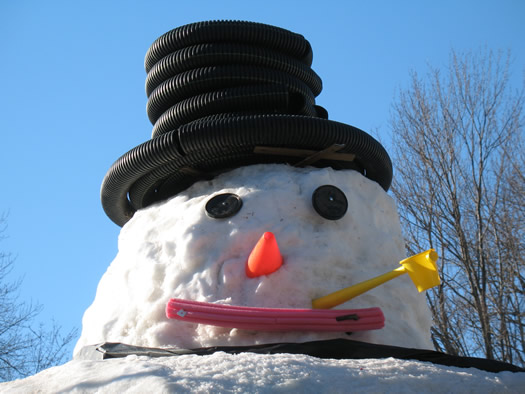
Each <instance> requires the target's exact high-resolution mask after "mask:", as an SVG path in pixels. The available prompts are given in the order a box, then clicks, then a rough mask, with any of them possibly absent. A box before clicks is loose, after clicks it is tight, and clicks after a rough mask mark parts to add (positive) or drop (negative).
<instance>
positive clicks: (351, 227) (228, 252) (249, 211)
mask: <svg viewBox="0 0 525 394" xmlns="http://www.w3.org/2000/svg"><path fill="white" fill-rule="evenodd" d="M322 185H333V186H336V187H337V188H339V189H341V190H342V191H343V192H344V193H345V195H346V198H347V200H348V210H347V212H346V214H345V215H344V216H343V217H342V218H341V219H339V220H327V219H325V218H323V217H321V216H320V215H319V214H318V213H317V212H316V211H315V210H314V208H313V206H312V193H313V192H314V191H315V190H316V189H317V188H318V187H319V186H322ZM221 193H235V194H237V195H238V196H240V198H241V199H242V201H243V206H242V208H241V209H240V210H239V211H238V212H237V213H236V214H235V215H234V216H232V217H228V218H224V219H214V218H211V217H209V216H208V215H207V214H206V211H205V205H206V202H207V201H208V200H209V199H210V198H212V197H213V196H216V195H218V194H221ZM266 231H271V232H273V233H274V234H275V236H276V239H277V243H278V245H279V248H280V250H281V253H282V255H283V258H284V264H283V265H282V267H281V268H280V269H279V270H277V271H276V272H274V273H272V274H270V275H267V276H261V277H256V278H248V277H247V276H246V273H245V263H246V260H247V258H248V255H249V254H250V252H251V250H252V249H253V247H254V245H255V244H256V243H257V241H258V240H259V238H260V237H261V235H262V234H263V233H264V232H266ZM403 258H405V253H404V248H403V239H402V236H401V230H400V225H399V219H398V216H397V213H396V209H395V204H394V202H393V200H392V199H391V198H390V197H389V196H388V195H387V194H386V193H385V192H384V190H383V189H382V188H381V187H380V186H379V185H378V184H377V183H375V182H373V181H370V180H368V179H367V178H365V177H364V176H362V175H361V174H359V173H357V172H355V171H352V170H344V171H335V170H333V169H330V168H325V169H314V168H306V169H301V168H293V167H290V166H286V165H255V166H249V167H243V168H239V169H236V170H233V171H231V172H229V173H226V174H223V175H220V176H218V177H217V178H215V179H213V180H211V181H202V182H198V183H196V184H194V185H193V186H192V187H191V188H189V189H187V190H186V191H184V192H182V193H180V194H179V195H177V196H176V197H174V198H172V199H170V200H168V201H165V202H163V203H159V204H157V205H154V206H150V207H148V208H146V209H143V210H141V211H138V212H136V213H135V216H134V217H133V218H132V219H131V220H130V221H129V222H128V223H127V224H126V225H125V226H124V227H123V229H122V230H121V233H120V237H119V252H118V255H117V257H116V258H115V260H114V261H113V262H112V263H111V265H110V266H109V268H108V270H107V272H106V273H105V274H104V276H103V277H102V279H101V281H100V283H99V286H98V289H97V293H96V297H95V300H94V302H93V304H92V305H91V306H90V307H89V308H88V309H87V311H86V312H85V315H84V318H83V328H82V335H81V338H80V340H79V341H78V343H77V346H76V348H75V353H77V352H78V351H79V350H80V349H81V348H82V347H83V346H85V345H92V344H96V343H101V342H123V343H127V344H133V345H139V346H151V347H180V348H196V347H203V346H216V345H251V344H260V343H272V342H304V341H309V340H317V339H327V338H337V337H342V338H350V339H355V340H362V341H366V342H372V343H381V344H390V345H397V346H405V347H415V348H432V345H431V343H430V325H431V317H430V312H429V311H428V308H427V306H426V303H425V296H424V293H418V291H417V290H416V288H415V286H414V284H413V283H412V282H411V280H410V278H409V277H408V275H403V276H401V277H399V278H396V279H394V280H392V281H390V282H387V283H386V284H383V285H381V286H379V287H377V288H375V289H373V290H371V291H369V292H367V293H365V294H363V295H361V296H359V297H357V298H354V299H353V300H350V301H348V302H346V303H344V304H342V305H340V306H338V307H337V308H338V309H345V308H346V309H350V308H368V307H376V306H377V307H381V308H382V310H383V313H384V314H385V318H386V322H385V327H384V328H383V329H381V330H375V331H368V332H356V333H354V334H352V335H351V336H350V337H348V334H345V333H314V332H287V333H280V332H255V331H245V330H238V329H228V328H221V327H214V326H207V325H198V324H193V323H184V322H180V321H174V320H169V319H167V318H166V316H165V307H166V303H167V302H168V300H169V299H170V298H183V299H189V300H195V301H205V302H213V303H221V304H231V305H241V306H252V307H274V308H311V302H312V299H315V298H318V297H321V296H324V295H327V294H329V293H332V292H334V291H336V290H339V289H342V288H344V287H348V286H350V285H353V284H356V283H359V282H362V281H364V280H367V279H370V278H372V277H374V276H377V275H380V274H383V273H385V272H387V271H390V270H392V269H394V268H397V267H398V266H399V265H398V262H399V261H400V260H402V259H403Z"/></svg>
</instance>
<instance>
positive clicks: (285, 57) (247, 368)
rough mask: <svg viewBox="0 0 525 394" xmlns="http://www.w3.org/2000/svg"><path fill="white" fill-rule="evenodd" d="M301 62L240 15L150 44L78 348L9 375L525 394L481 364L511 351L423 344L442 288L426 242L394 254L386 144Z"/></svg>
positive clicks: (132, 383)
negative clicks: (140, 136) (473, 354)
mask: <svg viewBox="0 0 525 394" xmlns="http://www.w3.org/2000/svg"><path fill="white" fill-rule="evenodd" d="M311 61H312V53H311V48H310V46H309V44H308V42H307V41H306V40H305V39H304V38H303V37H302V36H300V35H297V34H294V33H291V32H289V31H286V30H283V29H279V28H275V27H272V26H267V25H261V24H256V23H248V22H203V23H196V24H191V25H187V26H183V27H181V28H177V29H175V30H172V31H171V32H168V33H166V34H165V35H163V36H161V37H160V38H159V39H158V40H157V41H156V42H155V43H154V44H153V45H152V47H151V48H150V50H149V52H148V55H147V56H146V70H147V71H148V78H147V81H146V91H147V93H148V96H149V101H148V115H149V117H150V119H151V120H152V122H153V123H154V129H153V136H152V139H151V140H150V141H147V142H145V143H144V144H142V145H139V146H138V147H136V148H134V149H132V150H131V151H130V152H128V153H126V154H125V155H123V156H122V157H121V158H120V159H119V160H117V161H116V162H115V164H114V165H113V166H112V167H111V169H110V170H109V172H108V174H107V175H106V177H105V179H104V182H103V185H102V192H101V195H102V204H103V207H104V209H105V211H106V213H107V214H108V216H109V217H110V218H111V220H113V221H114V222H115V223H117V224H118V225H120V226H123V227H122V230H121V233H120V236H119V241H118V243H119V252H118V254H117V256H116V258H115V259H114V261H113V262H112V263H111V265H110V266H109V268H108V269H107V272H106V273H105V274H104V275H103V277H102V279H101V281H100V283H99V285H98V289H97V293H96V296H95V300H94V301H93V304H92V305H91V306H90V307H89V308H88V309H87V311H86V312H85V315H84V318H83V327H82V334H81V337H80V339H79V341H78V343H77V345H76V347H75V350H74V359H73V360H71V361H69V362H68V363H66V364H65V365H62V366H58V367H54V368H50V369H48V370H45V371H42V372H41V373H39V374H37V375H34V376H31V377H28V378H26V379H23V380H17V381H13V382H7V383H0V391H6V392H13V393H27V392H53V393H54V392H97V393H98V392H111V393H114V392H130V393H144V392H199V393H204V392H257V393H265V392H275V391H293V392H315V393H319V392H327V393H345V392H348V391H352V392H366V393H368V392H370V391H373V392H394V391H397V392H407V391H411V392H443V393H448V392H453V391H457V390H458V387H461V388H465V387H468V388H469V389H470V390H472V391H473V392H474V391H476V392H481V391H482V392H494V393H502V392H518V391H520V390H522V388H523V379H524V377H523V374H522V373H517V374H512V373H510V372H504V373H500V374H494V373H491V372H497V371H519V368H517V367H514V366H509V365H508V364H505V365H504V366H502V365H500V364H502V363H497V362H495V361H490V362H489V363H488V364H487V363H486V361H487V360H481V362H477V363H474V362H473V361H472V359H468V360H466V361H465V360H463V359H462V358H458V357H456V358H454V357H451V356H446V355H443V354H442V353H438V352H433V351H431V350H422V349H430V348H431V341H430V326H431V316H430V313H429V311H428V309H427V307H426V303H425V298H424V293H420V292H418V291H417V290H416V288H415V287H414V284H416V285H417V287H418V290H424V289H425V288H427V287H429V286H432V285H434V284H435V281H432V280H431V281H430V283H427V282H428V281H427V276H428V275H426V274H427V273H428V272H435V260H436V256H435V253H432V252H424V253H421V254H419V255H417V256H415V257H410V258H408V259H404V260H403V258H404V244H403V239H402V235H401V230H400V226H399V219H398V217H397V214H396V208H395V205H394V202H393V201H392V199H391V198H390V197H389V196H388V194H387V193H386V191H387V190H388V187H389V185H390V181H391V178H392V167H391V163H390V159H389V158H388V155H387V154H386V152H385V151H384V149H383V148H382V146H381V145H380V144H379V143H378V142H377V141H375V140H374V139H373V138H371V137H370V136H369V135H368V134H366V133H365V132H364V131H361V130H359V129H356V128H354V127H352V126H348V125H344V124H341V123H337V122H333V121H329V120H328V119H327V112H326V111H325V110H324V109H323V108H321V107H319V106H317V105H315V102H314V98H315V96H316V95H317V94H319V92H320V90H321V81H320V79H319V77H317V75H316V74H315V73H314V72H313V71H312V70H311V69H310V64H311ZM400 260H401V262H402V265H401V266H400V267H399V268H397V269H394V270H392V268H394V267H395V266H396V265H397V264H396V262H397V261H400ZM421 267H423V268H424V269H423V270H422V268H421ZM416 268H417V269H416ZM407 271H408V274H409V275H403V276H400V275H401V274H403V273H405V272H407ZM427 271H428V272H427ZM416 273H417V275H416ZM414 275H415V276H414ZM398 276H400V277H399V278H397V279H395V280H389V279H392V278H395V277H398ZM430 276H431V277H432V275H430ZM394 357H395V358H394ZM443 358H445V359H444V360H443ZM414 360H422V361H432V362H433V363H426V362H420V361H414ZM440 360H441V361H440ZM438 361H439V363H440V364H444V365H436V364H435V363H436V362H438ZM453 366H459V367H470V366H476V367H479V368H481V369H485V370H486V371H491V372H485V371H480V370H477V369H474V368H470V369H468V370H467V369H463V368H456V367H453Z"/></svg>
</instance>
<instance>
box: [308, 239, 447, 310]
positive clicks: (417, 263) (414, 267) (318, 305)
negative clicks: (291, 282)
mask: <svg viewBox="0 0 525 394" xmlns="http://www.w3.org/2000/svg"><path fill="white" fill-rule="evenodd" d="M437 259H438V255H437V253H436V251H435V250H434V249H429V250H427V251H426V252H422V253H418V254H416V255H414V256H411V257H408V258H406V259H404V260H401V261H400V262H399V264H401V267H399V268H396V269H395V270H393V271H390V272H387V273H386V274H383V275H379V276H377V277H375V278H372V279H369V280H366V281H364V282H361V283H358V284H356V285H353V286H350V287H347V288H346V289H341V290H338V291H336V292H335V293H332V294H328V295H326V296H324V297H321V298H316V299H315V300H313V301H312V306H313V308H314V309H330V308H333V307H334V306H337V305H339V304H342V303H343V302H346V301H348V300H351V299H352V298H354V297H357V296H358V295H361V294H363V293H365V292H367V291H368V290H371V289H373V288H374V287H377V286H379V285H381V284H383V283H385V282H387V281H389V280H390V279H394V278H397V277H398V276H400V275H403V274H406V273H408V275H410V278H411V279H412V282H414V284H415V285H416V287H417V289H418V290H419V292H422V291H425V290H427V289H430V288H431V287H434V286H437V285H439V283H440V280H439V274H438V271H437V264H436V261H437Z"/></svg>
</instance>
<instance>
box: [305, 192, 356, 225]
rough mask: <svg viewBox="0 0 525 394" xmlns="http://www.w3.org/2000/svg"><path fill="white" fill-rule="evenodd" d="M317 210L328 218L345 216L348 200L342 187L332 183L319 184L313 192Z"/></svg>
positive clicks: (313, 202) (333, 218)
mask: <svg viewBox="0 0 525 394" xmlns="http://www.w3.org/2000/svg"><path fill="white" fill-rule="evenodd" d="M312 204H313V206H314V209H315V211H316V212H317V213H318V214H319V215H321V216H322V217H324V218H325V219H328V220H338V219H341V218H342V217H343V216H345V213H346V210H347V209H348V201H347V199H346V196H345V194H344V193H343V191H342V190H341V189H338V188H337V187H335V186H332V185H324V186H319V187H318V188H317V189H315V191H314V193H313V194H312Z"/></svg>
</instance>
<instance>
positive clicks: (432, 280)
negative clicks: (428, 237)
mask: <svg viewBox="0 0 525 394" xmlns="http://www.w3.org/2000/svg"><path fill="white" fill-rule="evenodd" d="M437 259H438V254H437V253H436V251H435V250H434V249H429V250H427V251H426V252H422V253H418V254H416V255H414V256H411V257H409V258H407V259H404V260H402V261H400V262H399V264H401V265H402V266H403V267H405V269H406V270H407V272H408V275H410V279H412V282H414V284H415V285H416V287H417V289H418V291H419V292H420V293H421V292H422V291H425V290H428V289H430V288H432V287H434V286H437V285H439V284H440V283H441V281H440V279H439V273H438V270H437V264H436V262H437Z"/></svg>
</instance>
